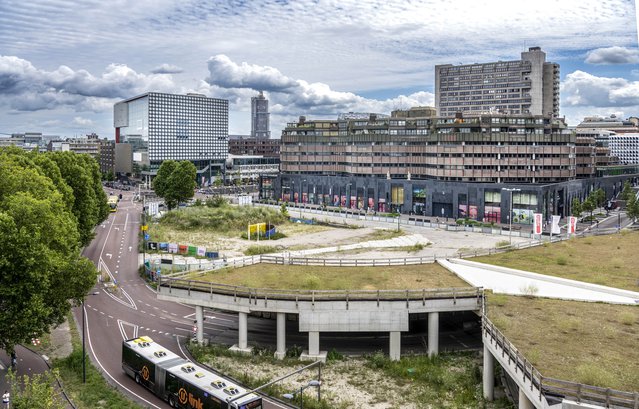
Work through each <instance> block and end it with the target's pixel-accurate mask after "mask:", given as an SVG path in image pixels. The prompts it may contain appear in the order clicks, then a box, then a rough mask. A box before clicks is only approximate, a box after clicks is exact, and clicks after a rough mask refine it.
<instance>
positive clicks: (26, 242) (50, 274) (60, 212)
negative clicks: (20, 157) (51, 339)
mask: <svg viewBox="0 0 639 409" xmlns="http://www.w3.org/2000/svg"><path fill="white" fill-rule="evenodd" d="M13 159H15V157H12V155H2V154H0V237H2V240H3V245H2V246H0V349H5V350H7V351H12V350H13V348H14V345H16V344H18V343H21V342H28V341H29V340H30V339H31V338H32V337H34V336H36V337H38V336H40V335H42V334H43V333H45V332H48V330H49V328H50V327H51V326H52V325H56V324H59V323H61V322H63V321H64V318H65V316H66V314H67V313H68V312H69V310H70V308H71V304H70V303H69V300H72V301H76V302H77V301H79V300H81V299H82V298H83V297H84V295H85V294H86V293H87V291H88V290H89V289H90V288H91V287H92V286H93V283H94V281H95V275H96V274H97V272H96V270H95V267H94V266H93V264H92V263H91V262H90V261H89V260H87V259H85V258H82V257H80V236H81V234H80V232H79V230H78V221H77V218H76V217H75V216H74V214H73V213H72V212H71V210H70V209H69V208H68V207H67V204H66V203H65V201H64V197H63V195H62V194H61V193H60V192H59V191H58V190H57V189H56V186H55V184H54V183H53V182H52V181H51V179H49V178H47V177H46V176H44V175H42V173H41V170H40V169H39V168H37V167H35V166H33V165H32V166H27V165H28V163H26V162H23V165H20V164H19V163H17V161H14V160H13ZM92 227H93V226H91V228H92Z"/></svg>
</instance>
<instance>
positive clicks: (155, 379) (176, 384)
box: [122, 336, 262, 409]
mask: <svg viewBox="0 0 639 409" xmlns="http://www.w3.org/2000/svg"><path fill="white" fill-rule="evenodd" d="M122 369H123V370H124V372H126V374H127V375H129V376H130V377H131V378H133V379H135V382H137V383H139V384H141V385H143V386H144V387H146V388H147V389H149V390H150V391H151V392H153V393H154V394H155V395H156V396H158V397H159V398H161V399H164V400H165V401H167V402H168V403H169V405H170V406H171V407H172V408H180V409H262V398H261V397H260V396H258V395H256V394H254V393H251V394H248V395H246V396H244V397H241V398H239V399H237V400H234V401H233V402H230V403H229V401H230V400H231V399H233V397H234V396H239V395H241V394H243V393H245V392H247V391H246V390H245V389H244V388H242V387H240V386H238V385H236V384H235V383H233V382H231V381H230V380H228V379H226V378H223V377H221V376H219V375H217V374H214V373H213V372H211V371H209V370H207V369H204V368H202V367H200V366H197V365H195V364H194V363H192V362H190V361H187V360H186V359H183V358H180V357H179V356H178V355H176V354H174V353H173V352H171V351H169V350H167V349H165V348H162V347H161V346H160V345H158V344H157V343H155V342H153V340H152V339H151V338H149V337H145V336H143V337H139V338H133V339H129V340H126V341H123V342H122Z"/></svg>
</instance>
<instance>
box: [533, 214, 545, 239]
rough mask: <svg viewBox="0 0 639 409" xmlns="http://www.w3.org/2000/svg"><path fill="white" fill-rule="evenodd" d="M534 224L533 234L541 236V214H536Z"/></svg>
mask: <svg viewBox="0 0 639 409" xmlns="http://www.w3.org/2000/svg"><path fill="white" fill-rule="evenodd" d="M533 216H534V222H533V234H541V233H542V232H543V230H542V224H543V220H542V215H541V213H534V215H533Z"/></svg>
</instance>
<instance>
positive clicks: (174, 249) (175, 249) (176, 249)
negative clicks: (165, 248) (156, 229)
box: [169, 243, 178, 253]
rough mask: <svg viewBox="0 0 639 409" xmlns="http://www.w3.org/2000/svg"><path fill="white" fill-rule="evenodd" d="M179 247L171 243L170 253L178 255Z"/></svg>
mask: <svg viewBox="0 0 639 409" xmlns="http://www.w3.org/2000/svg"><path fill="white" fill-rule="evenodd" d="M177 252H178V245H177V243H169V253H177Z"/></svg>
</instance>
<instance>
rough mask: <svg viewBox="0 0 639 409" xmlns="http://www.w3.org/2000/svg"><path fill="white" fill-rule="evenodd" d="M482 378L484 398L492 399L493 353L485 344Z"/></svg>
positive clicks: (493, 378)
mask: <svg viewBox="0 0 639 409" xmlns="http://www.w3.org/2000/svg"><path fill="white" fill-rule="evenodd" d="M483 378H484V379H483V381H484V382H483V384H484V398H485V399H486V400H487V401H492V400H493V398H494V396H493V391H494V389H495V358H493V354H492V353H491V352H490V350H489V349H488V347H487V346H486V345H484V373H483ZM526 399H527V398H526Z"/></svg>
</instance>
